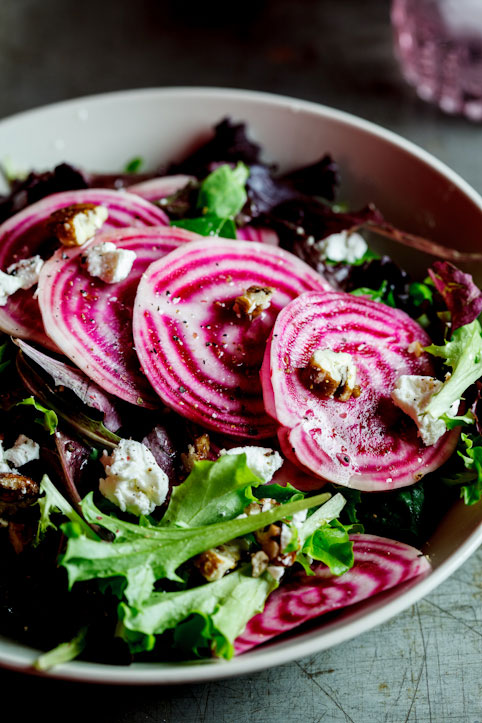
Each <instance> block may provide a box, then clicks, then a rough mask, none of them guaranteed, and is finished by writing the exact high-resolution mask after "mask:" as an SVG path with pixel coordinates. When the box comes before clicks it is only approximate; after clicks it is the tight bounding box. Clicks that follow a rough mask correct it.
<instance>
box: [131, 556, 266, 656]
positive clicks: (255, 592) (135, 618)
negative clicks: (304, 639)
mask: <svg viewBox="0 0 482 723" xmlns="http://www.w3.org/2000/svg"><path fill="white" fill-rule="evenodd" d="M277 586H278V583H277V582H276V581H275V580H274V578H273V577H271V575H270V574H269V573H268V572H265V573H263V574H262V575H261V576H260V577H252V575H251V566H250V565H246V566H244V567H243V568H240V569H239V570H236V571H235V572H232V573H231V574H229V575H226V576H225V577H223V578H221V579H220V580H216V581H215V582H210V583H206V584H205V585H200V586H199V587H195V588H191V589H190V590H181V591H179V592H160V593H157V592H155V593H153V594H152V595H150V597H149V598H147V600H144V602H143V603H142V605H141V606H135V605H126V604H125V603H121V605H120V606H119V619H120V624H119V626H118V629H117V634H118V635H119V636H120V637H122V638H123V639H124V640H125V641H126V642H127V643H128V644H129V647H130V649H131V651H132V652H134V653H136V652H142V651H148V650H152V649H153V647H154V645H155V642H156V635H161V634H162V633H163V632H165V631H166V630H170V629H173V628H175V632H174V642H175V644H176V646H177V647H180V648H182V649H183V650H184V651H185V652H186V653H187V654H188V655H191V656H192V655H193V654H194V655H195V656H202V655H210V654H211V653H214V654H215V655H217V656H219V657H224V658H228V659H229V658H231V657H232V655H233V652H234V648H233V643H234V640H235V639H236V638H237V637H238V635H239V634H240V633H241V632H242V631H243V630H244V628H245V626H246V623H247V622H248V620H250V618H252V617H253V615H255V614H256V613H258V612H260V611H261V610H263V608H264V604H265V601H266V598H267V597H268V595H269V594H270V593H271V592H272V591H273V590H274V589H275V588H276V587H277Z"/></svg>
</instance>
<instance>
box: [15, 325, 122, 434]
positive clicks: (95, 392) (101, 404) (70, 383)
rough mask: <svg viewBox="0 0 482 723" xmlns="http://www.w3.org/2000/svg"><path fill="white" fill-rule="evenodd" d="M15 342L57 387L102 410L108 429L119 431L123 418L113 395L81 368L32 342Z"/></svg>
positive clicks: (17, 340) (93, 407) (89, 405)
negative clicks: (65, 361)
mask: <svg viewBox="0 0 482 723" xmlns="http://www.w3.org/2000/svg"><path fill="white" fill-rule="evenodd" d="M15 343H16V344H17V346H18V347H19V348H20V349H21V350H22V352H23V353H24V354H25V356H28V357H29V358H30V359H32V361H34V362H36V363H37V364H38V365H39V366H40V367H41V368H42V369H43V371H44V372H47V374H49V376H50V377H51V378H52V379H53V381H54V384H55V386H56V387H59V386H61V387H67V389H70V390H71V391H72V392H73V393H74V394H75V395H76V396H77V397H78V398H79V399H80V401H81V402H83V404H86V405H87V406H88V407H91V408H92V409H97V410H99V412H102V413H103V415H104V425H105V426H106V427H107V429H109V430H110V431H111V432H117V430H118V429H119V427H120V426H121V424H122V420H121V417H120V414H119V412H118V410H117V408H116V405H115V402H114V398H113V397H110V396H109V395H108V394H106V393H105V392H104V391H103V390H102V389H101V388H100V387H99V386H98V385H97V384H94V382H92V381H91V380H90V379H89V377H88V376H86V375H85V374H84V373H83V372H81V371H80V370H79V369H76V368H75V367H71V366H69V365H68V364H64V362H61V361H59V360H58V359H54V358H53V357H51V356H48V355H47V354H44V353H43V352H41V351H40V350H39V349H35V348H34V347H33V346H30V344H26V343H25V342H24V341H22V340H21V339H16V340H15Z"/></svg>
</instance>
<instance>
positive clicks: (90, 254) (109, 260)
mask: <svg viewBox="0 0 482 723" xmlns="http://www.w3.org/2000/svg"><path fill="white" fill-rule="evenodd" d="M85 255H86V258H87V271H88V272H89V274H90V275H91V276H97V277H98V278H99V279H101V280H102V281H105V283H106V284H117V283H118V282H119V281H124V279H126V278H127V277H128V276H129V274H130V272H131V269H132V265H133V263H134V261H135V260H136V253H135V251H129V249H119V248H117V246H116V245H115V244H113V243H112V241H103V242H102V243H99V244H95V246H92V247H91V248H90V249H88V250H87V252H86V254H85Z"/></svg>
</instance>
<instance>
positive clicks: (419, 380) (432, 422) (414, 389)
mask: <svg viewBox="0 0 482 723" xmlns="http://www.w3.org/2000/svg"><path fill="white" fill-rule="evenodd" d="M442 386H443V382H441V381H439V380H438V379H435V378H434V377H425V376H421V375H418V374H403V375H402V376H401V377H399V378H398V379H397V381H396V383H395V387H394V389H393V391H392V399H393V402H394V404H396V406H397V407H400V409H402V410H403V411H404V412H405V414H408V416H409V417H411V419H413V421H414V422H415V424H416V425H417V427H418V436H419V437H421V439H422V442H423V443H424V444H425V445H426V446H427V447H429V446H430V445H432V444H435V443H436V442H438V440H439V439H440V437H442V436H443V435H444V434H445V432H446V431H447V427H446V425H445V422H444V421H443V419H435V417H432V415H431V414H428V413H424V410H425V409H426V408H427V406H428V404H429V402H430V401H431V399H432V397H433V395H434V394H437V392H438V391H440V389H441V388H442ZM458 405H459V402H458V401H457V402H455V404H454V405H452V407H451V409H450V410H449V411H450V412H452V411H454V412H455V413H456V411H457V407H458Z"/></svg>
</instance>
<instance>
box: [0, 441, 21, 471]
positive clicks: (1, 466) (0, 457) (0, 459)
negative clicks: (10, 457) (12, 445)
mask: <svg viewBox="0 0 482 723" xmlns="http://www.w3.org/2000/svg"><path fill="white" fill-rule="evenodd" d="M16 471H17V470H16V469H12V468H11V467H10V465H9V464H8V462H6V460H5V452H4V449H3V442H2V440H1V439H0V474H9V473H10V472H16Z"/></svg>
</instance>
